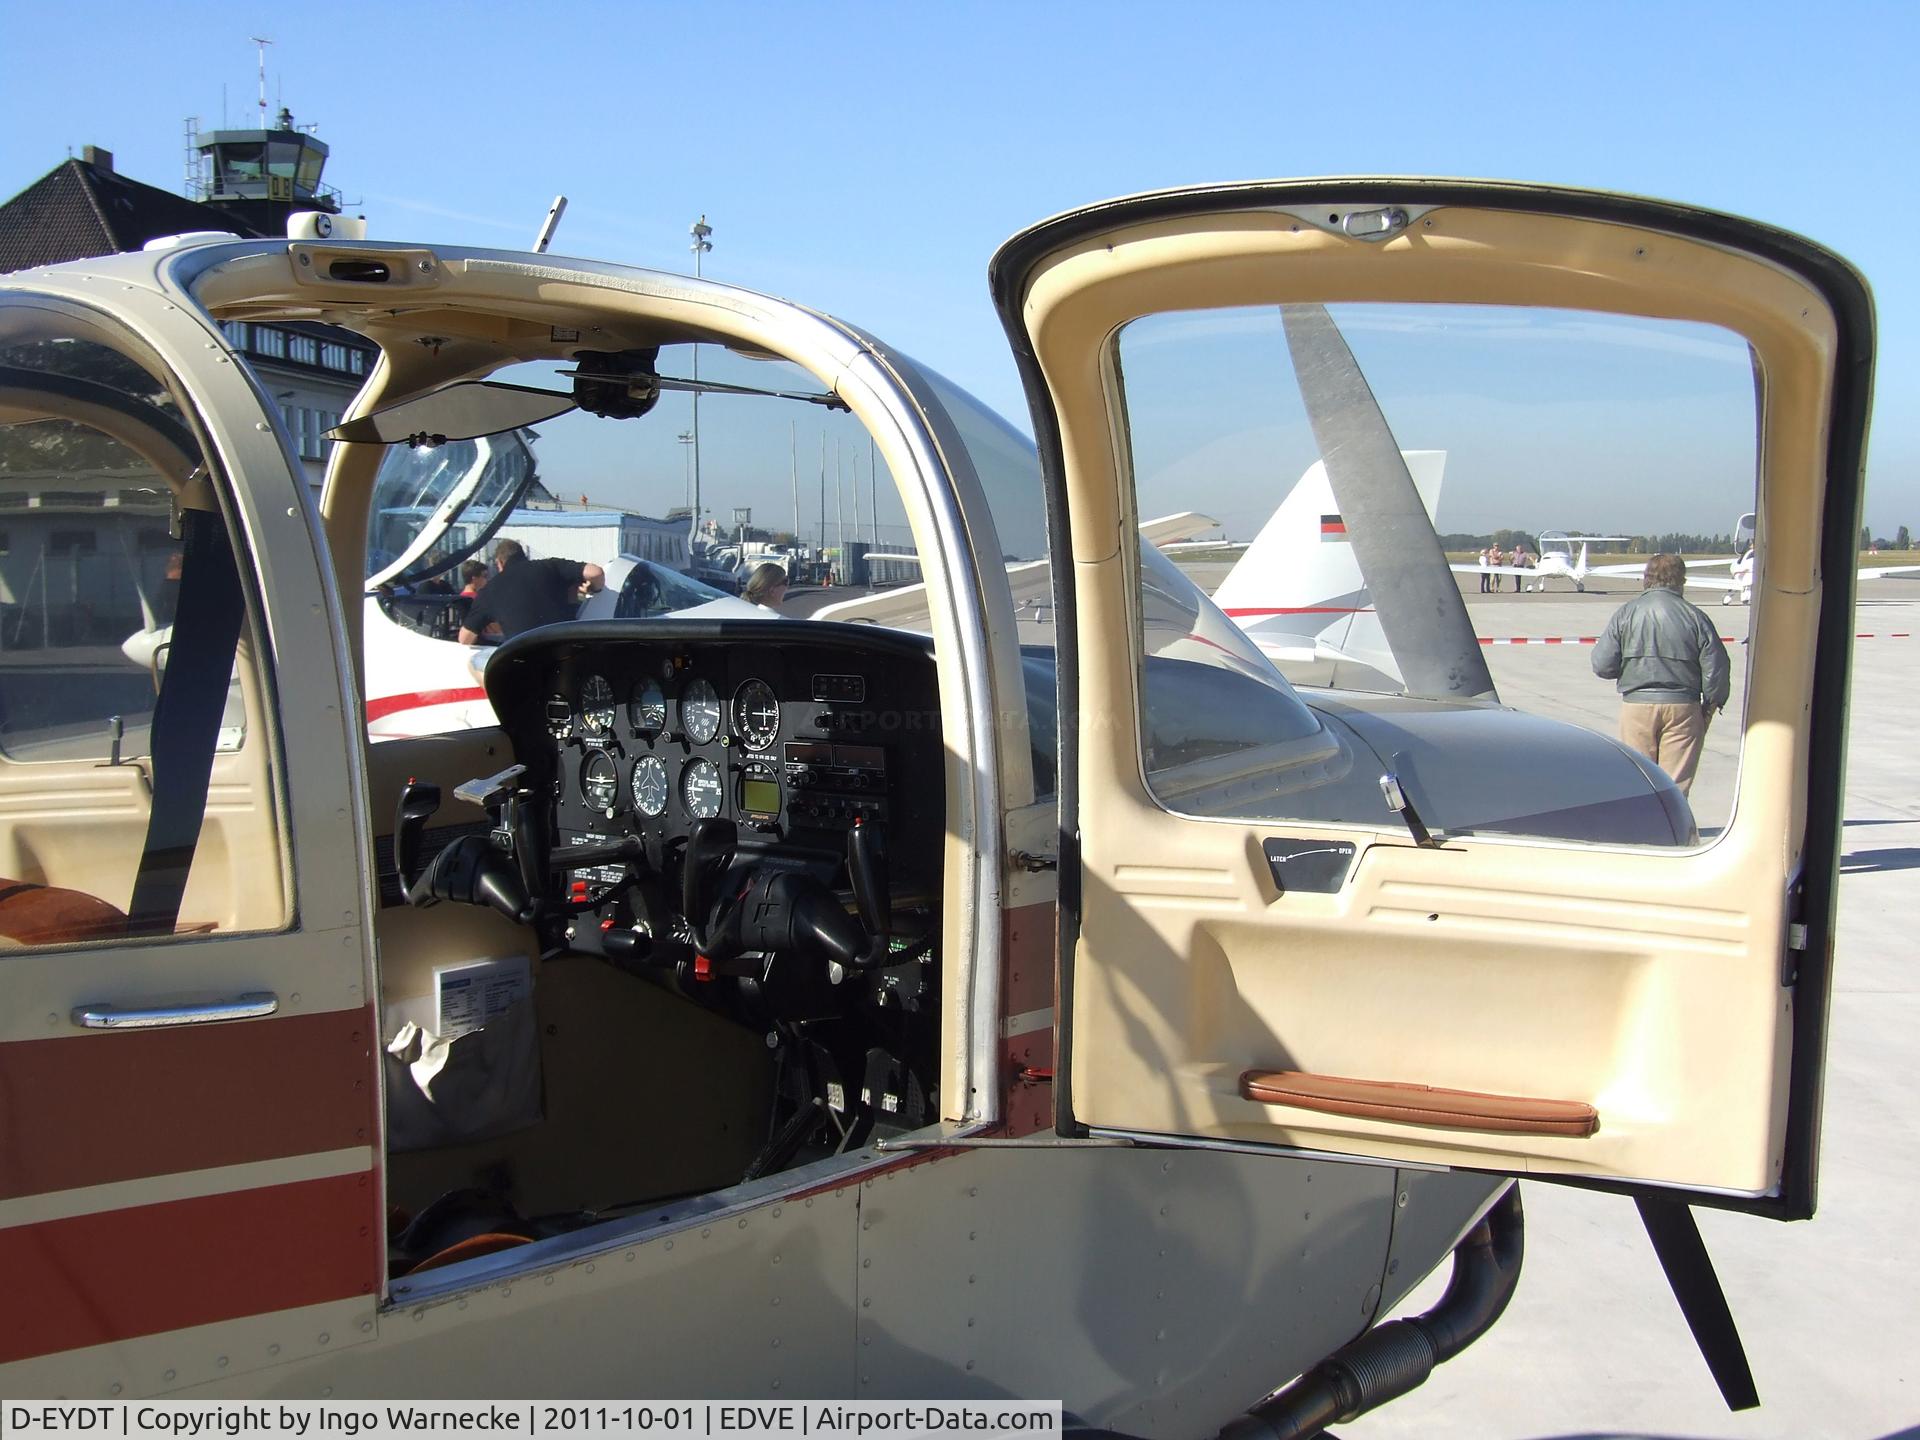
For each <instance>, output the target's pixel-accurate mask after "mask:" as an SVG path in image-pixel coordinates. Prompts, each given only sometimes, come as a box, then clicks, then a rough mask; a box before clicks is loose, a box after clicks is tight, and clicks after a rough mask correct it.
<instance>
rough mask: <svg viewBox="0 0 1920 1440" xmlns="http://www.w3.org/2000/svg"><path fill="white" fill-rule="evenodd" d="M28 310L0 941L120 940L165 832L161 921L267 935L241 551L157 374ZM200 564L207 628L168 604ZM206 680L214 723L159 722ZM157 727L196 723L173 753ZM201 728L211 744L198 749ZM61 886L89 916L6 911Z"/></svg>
mask: <svg viewBox="0 0 1920 1440" xmlns="http://www.w3.org/2000/svg"><path fill="white" fill-rule="evenodd" d="M21 315H22V312H17V311H16V312H13V313H12V314H11V315H0V517H4V528H5V536H6V543H5V545H4V547H3V549H0V805H3V808H0V816H3V817H4V818H0V944H5V943H6V942H7V941H12V942H13V943H16V944H18V943H41V944H61V943H70V942H72V941H74V940H78V939H110V938H118V937H122V936H124V935H126V934H127V933H129V932H128V930H127V928H126V924H125V922H126V917H127V916H128V914H129V913H130V909H131V907H133V906H134V904H135V894H134V892H135V886H136V882H137V881H138V880H139V877H140V876H141V875H142V873H143V868H144V870H145V872H146V873H147V874H148V875H149V876H151V874H152V873H153V872H154V870H155V867H156V863H157V862H156V861H155V858H154V856H153V855H152V854H150V853H149V852H151V851H154V850H156V848H158V847H160V846H161V845H162V844H163V841H164V845H165V847H166V848H167V849H168V850H169V852H170V853H171V854H172V855H173V860H172V861H171V862H169V863H172V864H175V865H178V866H182V867H185V868H186V871H187V873H186V875H185V881H184V883H185V887H186V888H185V901H184V903H183V905H182V906H181V908H180V909H179V912H178V914H177V915H175V916H173V917H172V918H171V919H169V920H167V921H166V922H165V923H164V924H161V925H160V926H159V927H158V928H159V929H160V930H161V931H163V932H164V931H170V930H173V929H174V928H175V926H176V925H178V926H183V927H187V928H189V929H192V930H195V931H202V932H203V931H205V930H208V929H218V930H221V931H223V932H224V931H228V930H233V929H261V928H278V927H279V926H280V925H282V924H284V923H285V919H286V908H285V905H284V901H283V886H282V883H281V871H280V867H279V864H278V855H279V853H280V847H279V841H278V827H277V824H276V822H275V818H274V816H275V792H274V779H273V774H272V769H271V757H270V755H269V753H268V752H269V751H270V749H271V747H270V746H268V745H266V744H264V743H262V741H263V739H264V737H259V736H257V732H258V729H259V726H258V718H259V716H260V714H261V711H260V701H261V696H262V694H263V693H264V691H263V688H262V685H261V680H260V676H259V672H258V670H257V666H258V664H259V658H260V655H261V648H260V646H259V644H258V642H257V637H256V634H255V631H254V627H253V624H252V619H251V616H250V614H247V613H244V612H245V611H246V606H245V604H244V599H243V598H242V599H239V600H237V601H235V600H234V599H233V597H235V596H236V595H238V596H241V597H243V596H244V588H241V589H240V590H238V591H236V590H235V588H234V585H233V581H232V578H231V569H232V566H233V564H234V563H235V562H234V561H233V560H231V559H228V558H227V557H229V556H233V555H234V554H235V546H234V542H233V540H232V537H231V532H230V530H229V527H228V525H227V521H226V519H225V516H224V511H223V510H217V509H216V510H212V511H209V510H207V509H206V507H207V506H208V505H209V504H216V505H217V504H218V496H217V493H216V491H215V489H214V488H213V483H212V477H211V474H210V470H209V468H208V467H207V465H206V464H205V461H204V457H203V455H202V453H201V449H200V446H199V443H198V441H197V440H196V439H195V437H194V434H193V431H192V429H191V428H190V426H189V425H188V423H187V420H186V416H185V413H184V411H183V409H182V406H181V404H180V403H179V401H178V399H177V398H176V397H175V395H174V394H173V393H172V392H171V390H170V388H169V386H168V384H167V383H166V382H165V381H163V380H162V379H160V378H158V377H157V376H156V375H155V374H154V373H153V371H152V370H150V369H149V368H147V367H146V366H145V365H143V364H142V363H140V362H139V361H136V360H135V359H133V358H132V357H131V356H130V355H129V354H128V353H126V351H125V350H122V349H121V348H118V347H116V346H114V345H111V344H107V343H103V341H102V340H100V339H95V338H91V337H89V336H85V335H81V334H78V333H64V334H55V335H48V334H46V333H45V332H44V330H41V329H39V328H38V327H39V320H38V318H37V317H36V318H34V319H21V318H20V317H21ZM30 326H31V327H35V330H36V331H37V332H38V333H34V332H32V331H29V329H28V327H30ZM77 328H78V327H76V329H77ZM9 331H12V333H11V334H9V333H8V332H9ZM190 556H192V557H195V558H194V559H192V560H190V559H189V557H190ZM200 557H211V558H207V559H204V560H202V559H201V558H200ZM241 558H243V557H241ZM195 563H203V564H205V565H206V566H208V567H210V573H212V572H214V571H220V570H223V569H224V570H225V572H226V579H225V580H224V581H222V582H221V585H220V586H219V588H217V589H216V591H215V592H214V593H216V594H218V595H220V596H221V597H223V600H224V602H225V603H222V604H221V605H220V606H219V607H217V608H218V609H219V610H222V611H224V612H225V615H226V617H227V619H226V620H224V621H222V622H221V623H219V624H215V623H214V617H212V616H210V613H209V608H208V606H207V605H206V604H202V603H194V602H193V601H192V600H191V599H190V600H189V603H188V605H187V606H186V608H185V609H184V610H183V607H182V598H183V595H187V594H189V592H190V590H192V589H195V588H201V589H204V587H200V586H196V584H195V579H194V577H193V576H192V575H190V574H188V573H187V572H188V571H189V570H190V569H191V568H192V566H193V565H194V564H195ZM240 568H241V570H242V572H243V573H244V569H245V567H244V565H241V566H240ZM235 604H237V605H238V608H239V610H240V611H241V612H243V613H241V614H240V615H239V619H238V636H237V639H234V640H232V641H231V642H229V641H228V639H227V638H226V636H227V633H228V631H227V626H228V624H230V623H231V617H232V615H233V613H234V606H235ZM182 627H197V631H198V638H196V635H195V633H190V632H189V630H187V629H183V628H182ZM213 635H217V636H219V637H220V638H218V639H217V640H214V641H213V642H212V643H213V646H214V649H215V650H217V651H218V653H217V654H213V655H212V658H211V659H208V658H207V656H206V655H203V654H201V653H200V652H201V651H204V650H207V647H208V637H209V636H213ZM209 653H211V652H209ZM179 656H188V657H190V658H189V659H188V660H187V661H186V662H185V663H184V664H176V663H175V660H176V657H179ZM210 675H211V678H209V676H210ZM222 675H224V676H225V677H226V678H225V683H224V685H223V684H221V680H220V677H221V676H222ZM182 676H184V677H185V678H181V677H182ZM202 686H205V687H214V688H210V689H209V690H208V693H207V697H206V704H209V705H217V707H218V709H217V711H216V712H210V713H217V715H218V724H217V727H215V728H214V730H213V732H212V733H210V734H209V733H207V729H206V725H205V724H204V723H192V722H189V723H188V724H187V726H186V728H185V729H182V728H181V722H178V721H172V722H168V724H167V725H166V726H162V725H160V724H159V723H158V720H159V717H160V715H161V713H162V711H163V709H164V708H165V707H164V706H163V703H162V702H163V700H165V699H166V697H168V695H169V694H170V687H172V689H174V690H178V691H179V692H180V694H179V697H178V698H177V699H176V700H175V701H174V702H173V706H172V708H173V709H174V711H175V713H176V715H178V714H179V713H180V712H181V711H183V710H187V711H191V710H194V709H196V708H202V707H199V706H196V705H195V704H194V703H193V702H192V696H191V695H190V694H189V693H188V692H189V691H190V690H196V689H198V688H199V687H202ZM215 689H217V692H218V698H217V699H215V698H212V697H213V695H214V691H215ZM169 732H171V733H172V734H173V735H174V736H176V737H177V736H180V735H183V734H189V733H191V734H192V735H194V736H196V737H199V738H198V739H196V740H194V742H193V744H192V745H190V746H189V747H188V749H186V750H182V749H180V748H178V745H179V742H178V741H177V740H170V739H168V738H167V735H168V733H169ZM202 739H204V741H205V742H207V744H209V745H210V747H211V756H210V757H209V756H207V755H206V754H205V753H204V751H202V752H201V753H200V754H199V756H198V758H196V756H195V754H194V753H193V751H194V750H195V749H197V748H198V747H199V745H200V741H201V740H202ZM158 752H165V754H164V756H163V757H162V758H161V759H160V761H159V768H158V769H157V768H156V754H157V753H158ZM167 757H171V758H167ZM200 764H208V765H210V770H211V783H210V786H209V787H208V793H209V795H210V796H211V799H210V801H209V802H208V803H206V804H205V805H204V807H203V813H202V814H201V817H200V820H201V823H200V826H199V832H198V836H197V838H196V837H195V836H194V834H193V831H192V828H191V826H189V827H188V828H187V829H186V831H185V832H184V833H182V832H181V831H180V830H179V829H178V828H177V827H176V828H175V829H174V830H173V831H172V833H171V834H168V835H166V836H164V837H163V835H162V831H163V829H165V827H164V826H154V825H153V823H152V822H153V813H154V811H155V809H156V806H155V804H154V800H153V797H154V795H155V793H156V788H155V787H156V784H159V785H160V786H161V789H160V793H161V794H162V796H163V798H164V797H165V796H167V795H177V794H178V793H179V792H178V790H177V789H175V788H174V786H173V781H174V779H175V776H172V775H163V774H162V773H161V772H162V770H164V769H165V768H166V767H167V766H168V765H172V766H173V767H174V768H175V769H176V771H179V772H182V773H185V772H190V771H191V770H192V769H193V768H194V767H195V766H196V765H200ZM189 793H191V791H189ZM158 808H162V809H164V806H161V807H158ZM183 845H184V846H185V853H184V854H181V853H180V849H181V847H182V846H183ZM243 871H244V874H243ZM49 894H51V895H52V896H53V900H49V899H48V898H47V896H48V895H49ZM62 897H65V898H64V899H62ZM55 901H60V903H62V904H64V905H65V906H66V907H67V909H68V910H69V911H75V913H78V912H79V911H84V912H85V917H86V919H85V923H84V924H81V923H80V922H79V921H74V922H73V923H62V924H52V925H48V924H43V923H40V922H30V923H25V924H24V927H23V924H22V923H20V922H18V916H17V914H16V913H15V912H17V911H19V910H20V909H22V908H27V909H34V908H36V907H39V908H41V909H44V908H45V907H46V906H47V905H49V904H53V903H54V902H55ZM82 902H84V903H82ZM76 907H77V910H76ZM56 908H57V907H56ZM10 916H13V917H14V918H12V919H10V918H9V917H10ZM75 924H79V925H80V928H79V929H75V928H74V925H75ZM149 929H151V927H149ZM83 932H84V933H83Z"/></svg>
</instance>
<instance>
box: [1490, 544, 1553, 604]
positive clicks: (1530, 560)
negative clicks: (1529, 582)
mask: <svg viewBox="0 0 1920 1440" xmlns="http://www.w3.org/2000/svg"><path fill="white" fill-rule="evenodd" d="M1539 563H1540V557H1539V556H1538V555H1535V554H1533V553H1532V552H1531V551H1530V550H1528V549H1527V547H1526V546H1524V545H1516V546H1514V547H1513V553H1512V554H1511V555H1509V554H1508V553H1507V552H1506V551H1504V550H1502V549H1501V548H1500V547H1499V546H1498V545H1489V546H1488V547H1487V548H1486V549H1484V550H1482V551H1481V552H1480V593H1481V594H1482V595H1485V594H1487V593H1488V592H1490V591H1493V590H1498V589H1499V588H1500V582H1501V581H1502V580H1504V579H1506V578H1507V577H1506V576H1505V575H1503V574H1501V573H1500V572H1499V570H1498V569H1497V568H1495V569H1489V568H1488V567H1489V566H1494V567H1498V566H1501V565H1514V566H1518V567H1519V568H1521V569H1523V570H1531V569H1533V567H1534V566H1535V565H1537V564H1539ZM1525 578H1526V577H1525V576H1524V575H1516V576H1514V577H1513V588H1514V590H1515V591H1516V592H1518V591H1519V589H1520V588H1521V587H1520V582H1521V581H1522V580H1524V579H1525Z"/></svg>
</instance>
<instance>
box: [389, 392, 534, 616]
mask: <svg viewBox="0 0 1920 1440" xmlns="http://www.w3.org/2000/svg"><path fill="white" fill-rule="evenodd" d="M533 438H534V434H533V432H532V431H530V430H509V431H505V432H503V433H501V434H498V435H485V436H482V437H481V438H479V439H477V440H449V441H446V442H444V443H442V444H439V445H419V446H415V445H405V444H402V445H391V446H389V447H388V448H387V453H386V457H385V459H383V460H382V461H381V463H380V474H379V477H378V478H377V479H376V480H375V481H374V490H373V513H372V514H371V515H370V516H369V517H368V525H367V584H368V586H369V588H372V587H377V586H379V585H383V584H391V585H412V584H415V583H417V582H419V581H421V580H425V579H428V578H429V577H431V576H434V575H438V574H440V573H442V572H443V571H446V570H450V569H452V568H453V567H454V566H455V565H457V564H459V563H460V561H462V560H464V559H465V558H466V557H467V556H469V555H471V554H472V553H473V552H474V551H475V550H477V549H479V548H480V547H481V546H482V545H484V544H485V543H486V542H487V539H488V537H489V536H491V535H492V534H493V532H494V531H495V530H496V529H497V528H499V526H500V524H501V522H502V521H503V520H504V519H505V518H506V516H507V514H508V513H509V511H511V509H512V508H513V506H515V505H516V504H518V503H519V501H520V499H521V497H522V496H523V495H525V493H526V492H527V489H528V487H529V486H531V485H532V483H533V480H534V469H535V466H534V459H533V449H532V447H531V445H530V444H529V443H528V442H529V441H530V440H531V439H533Z"/></svg>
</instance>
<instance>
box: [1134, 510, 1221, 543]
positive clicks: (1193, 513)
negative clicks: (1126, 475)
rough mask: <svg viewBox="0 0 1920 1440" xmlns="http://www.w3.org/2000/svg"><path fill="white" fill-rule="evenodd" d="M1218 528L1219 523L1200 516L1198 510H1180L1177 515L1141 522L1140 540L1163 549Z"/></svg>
mask: <svg viewBox="0 0 1920 1440" xmlns="http://www.w3.org/2000/svg"><path fill="white" fill-rule="evenodd" d="M1219 528H1220V522H1219V521H1218V520H1216V519H1214V518H1213V517H1212V516H1211V515H1202V514H1201V513H1200V512H1199V511H1198V510H1182V511H1181V512H1180V513H1179V514H1178V515H1162V516H1161V517H1160V518H1159V519H1158V520H1142V521H1141V522H1140V538H1141V539H1143V540H1145V541H1146V542H1147V543H1148V544H1149V545H1158V546H1160V547H1161V548H1162V549H1165V548H1166V547H1167V546H1169V545H1174V544H1177V543H1178V542H1180V541H1183V540H1191V539H1193V537H1194V536H1196V535H1198V534H1200V533H1202V532H1203V531H1207V530H1218V529H1219ZM1213 543H1216V544H1218V543H1221V542H1218V541H1216V542H1213Z"/></svg>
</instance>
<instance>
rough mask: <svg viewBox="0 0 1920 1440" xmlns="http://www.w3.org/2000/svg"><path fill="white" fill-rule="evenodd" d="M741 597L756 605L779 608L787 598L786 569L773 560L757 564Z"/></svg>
mask: <svg viewBox="0 0 1920 1440" xmlns="http://www.w3.org/2000/svg"><path fill="white" fill-rule="evenodd" d="M741 598H742V599H743V600H746V601H749V602H750V603H752V604H754V605H764V606H765V607H766V608H767V609H769V610H778V609H779V608H780V603H781V602H782V601H783V600H785V599H786V598H787V572H786V570H785V569H784V568H782V567H781V566H779V565H776V564H774V563H773V561H771V560H769V561H767V562H766V563H765V564H762V565H756V566H755V567H754V570H753V574H751V575H749V576H748V577H747V584H746V588H745V589H744V590H743V591H741Z"/></svg>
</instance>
